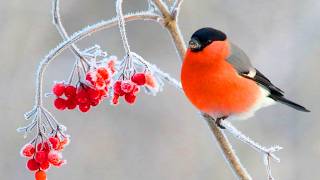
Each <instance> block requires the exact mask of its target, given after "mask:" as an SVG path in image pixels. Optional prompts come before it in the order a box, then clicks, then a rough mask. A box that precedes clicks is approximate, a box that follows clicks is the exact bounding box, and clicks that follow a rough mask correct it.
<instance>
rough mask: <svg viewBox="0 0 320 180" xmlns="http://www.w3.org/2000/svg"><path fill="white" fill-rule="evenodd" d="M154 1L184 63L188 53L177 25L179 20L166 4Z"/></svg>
mask: <svg viewBox="0 0 320 180" xmlns="http://www.w3.org/2000/svg"><path fill="white" fill-rule="evenodd" d="M153 1H154V4H155V5H156V6H157V7H158V9H159V11H160V12H161V14H162V16H163V19H164V26H165V27H166V29H167V30H168V32H169V33H170V36H171V38H172V40H173V42H174V45H175V47H176V50H177V52H178V54H179V57H180V59H181V61H182V60H183V57H184V54H185V52H186V46H185V42H184V40H183V36H182V35H181V31H180V29H179V27H178V24H177V20H176V16H177V15H175V16H173V15H172V14H171V12H170V11H169V9H168V7H167V6H166V4H165V3H164V2H163V1H162V0H153Z"/></svg>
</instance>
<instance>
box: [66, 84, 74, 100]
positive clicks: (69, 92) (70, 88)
mask: <svg viewBox="0 0 320 180" xmlns="http://www.w3.org/2000/svg"><path fill="white" fill-rule="evenodd" d="M76 94H77V88H76V87H74V86H72V85H68V86H67V87H66V88H65V89H64V95H65V96H66V97H75V96H76Z"/></svg>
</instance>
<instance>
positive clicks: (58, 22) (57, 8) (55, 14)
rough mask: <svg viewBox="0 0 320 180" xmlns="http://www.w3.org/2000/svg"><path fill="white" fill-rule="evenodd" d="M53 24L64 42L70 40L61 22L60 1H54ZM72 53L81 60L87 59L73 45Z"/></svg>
mask: <svg viewBox="0 0 320 180" xmlns="http://www.w3.org/2000/svg"><path fill="white" fill-rule="evenodd" d="M52 3H53V4H52V22H53V24H54V25H55V27H56V28H57V30H58V32H59V33H60V35H61V37H62V38H63V40H66V39H68V37H69V36H68V33H67V32H66V30H65V28H64V27H63V25H62V22H61V16H60V6H59V5H60V0H53V2H52ZM70 49H71V51H72V52H73V53H74V54H75V55H76V56H77V57H79V58H80V59H85V58H84V57H83V56H82V55H81V52H80V50H79V49H78V47H77V46H76V45H75V44H72V45H71V47H70Z"/></svg>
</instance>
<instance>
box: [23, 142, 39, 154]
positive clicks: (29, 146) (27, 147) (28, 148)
mask: <svg viewBox="0 0 320 180" xmlns="http://www.w3.org/2000/svg"><path fill="white" fill-rule="evenodd" d="M35 151H36V149H35V148H34V146H33V145H32V144H26V145H25V146H24V147H23V148H22V149H21V155H22V156H25V157H31V156H32V155H33V154H34V153H35Z"/></svg>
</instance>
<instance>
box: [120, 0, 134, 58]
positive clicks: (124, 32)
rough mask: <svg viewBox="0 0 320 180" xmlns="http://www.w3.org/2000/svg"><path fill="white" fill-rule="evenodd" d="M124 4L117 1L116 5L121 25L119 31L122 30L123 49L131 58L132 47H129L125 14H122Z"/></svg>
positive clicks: (121, 1)
mask: <svg viewBox="0 0 320 180" xmlns="http://www.w3.org/2000/svg"><path fill="white" fill-rule="evenodd" d="M122 3H123V0H117V3H116V11H117V17H118V25H119V29H120V34H121V38H122V43H123V47H124V49H125V51H126V55H128V56H130V52H131V51H130V46H129V42H128V38H127V33H126V28H125V21H124V18H123V13H122Z"/></svg>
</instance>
